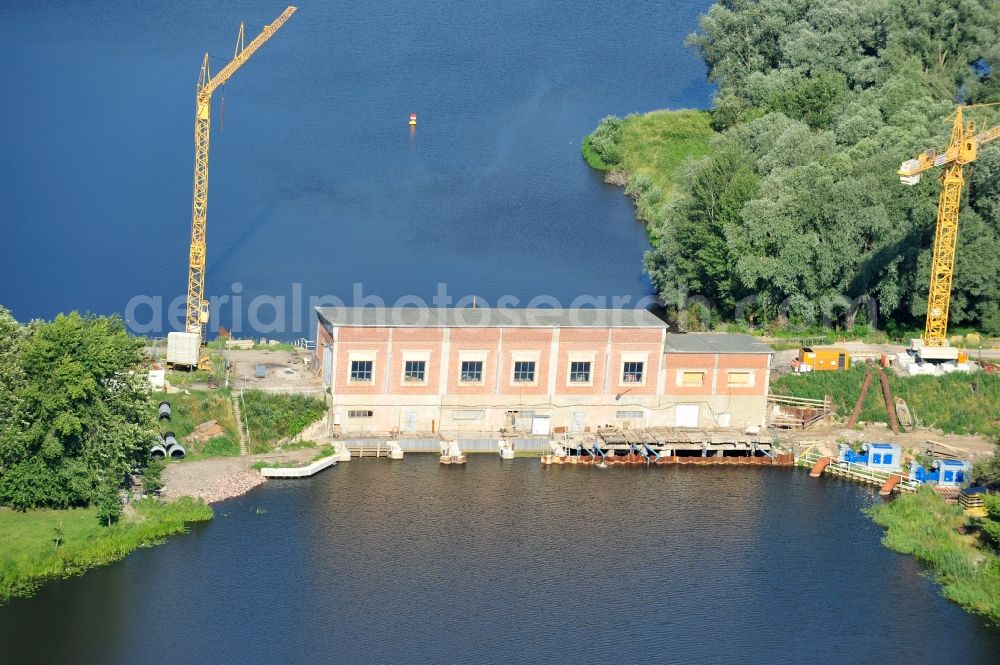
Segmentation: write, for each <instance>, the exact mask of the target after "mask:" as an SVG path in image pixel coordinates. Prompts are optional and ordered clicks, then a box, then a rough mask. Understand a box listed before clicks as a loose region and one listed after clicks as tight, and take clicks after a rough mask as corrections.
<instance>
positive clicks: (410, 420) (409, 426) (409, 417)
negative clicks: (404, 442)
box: [402, 411, 417, 432]
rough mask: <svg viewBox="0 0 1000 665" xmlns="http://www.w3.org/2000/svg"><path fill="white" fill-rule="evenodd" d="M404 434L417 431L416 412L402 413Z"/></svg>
mask: <svg viewBox="0 0 1000 665" xmlns="http://www.w3.org/2000/svg"><path fill="white" fill-rule="evenodd" d="M402 429H403V431H404V432H416V431H417V412H416V411H404V412H403V426H402Z"/></svg>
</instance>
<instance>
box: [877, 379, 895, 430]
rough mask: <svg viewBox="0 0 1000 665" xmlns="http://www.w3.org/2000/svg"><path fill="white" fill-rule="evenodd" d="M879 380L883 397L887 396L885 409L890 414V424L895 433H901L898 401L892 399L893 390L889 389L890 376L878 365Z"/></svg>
mask: <svg viewBox="0 0 1000 665" xmlns="http://www.w3.org/2000/svg"><path fill="white" fill-rule="evenodd" d="M877 369H878V380H879V381H881V382H882V397H883V398H885V411H886V413H888V414H889V426H890V427H892V433H893V434H899V421H898V420H896V402H895V401H893V399H892V391H891V390H889V377H887V376H886V375H885V372H884V371H882V368H881V367H878V368H877Z"/></svg>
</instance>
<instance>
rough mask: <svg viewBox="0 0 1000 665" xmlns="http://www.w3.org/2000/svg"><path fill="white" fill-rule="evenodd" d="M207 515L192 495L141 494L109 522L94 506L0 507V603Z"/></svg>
mask: <svg viewBox="0 0 1000 665" xmlns="http://www.w3.org/2000/svg"><path fill="white" fill-rule="evenodd" d="M210 519H212V509H211V508H209V507H208V506H207V505H206V504H205V503H204V502H202V501H196V500H194V499H191V498H183V499H179V500H177V501H174V502H171V503H161V502H159V501H157V500H155V499H143V500H141V501H138V502H136V503H133V504H131V507H130V508H129V509H127V510H126V512H125V514H124V515H123V516H122V519H121V520H120V521H119V522H118V523H117V524H114V525H112V526H110V527H106V526H102V525H101V524H100V523H99V522H98V519H97V509H96V508H77V509H70V510H49V509H43V510H29V511H27V512H23V513H22V512H16V511H13V510H9V509H6V508H5V509H0V543H3V544H2V545H0V603H4V602H6V601H8V600H9V599H11V598H12V597H15V596H27V595H30V594H31V593H32V592H33V591H34V589H35V588H37V587H38V586H39V585H40V584H41V583H43V582H44V581H46V580H49V579H54V578H59V577H70V576H72V575H79V574H80V573H82V572H84V571H85V570H87V569H88V568H93V567H95V566H100V565H103V564H106V563H110V562H112V561H117V560H119V559H123V558H125V556H126V555H128V554H129V553H130V552H133V551H134V550H136V549H138V548H140V547H150V546H152V545H156V544H158V543H160V542H162V541H163V539H164V538H165V537H167V536H169V535H172V534H176V533H182V532H184V531H186V530H187V526H188V524H190V523H193V522H203V521H207V520H210Z"/></svg>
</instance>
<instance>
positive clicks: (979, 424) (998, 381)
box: [771, 365, 1000, 436]
mask: <svg viewBox="0 0 1000 665" xmlns="http://www.w3.org/2000/svg"><path fill="white" fill-rule="evenodd" d="M865 371H866V368H865V367H864V366H861V365H858V366H855V367H852V368H851V369H850V370H848V371H846V372H808V373H806V374H790V375H785V376H782V377H780V378H779V379H777V380H775V381H774V382H772V384H771V392H773V393H775V394H777V395H794V396H796V397H810V398H813V399H822V398H823V397H824V396H825V395H830V396H832V397H833V401H834V402H835V403H836V406H837V413H838V414H839V415H841V416H846V415H848V414H849V413H850V411H851V409H853V408H854V402H855V401H856V400H857V398H858V393H859V392H860V391H861V383H862V381H863V380H864V377H865ZM888 375H889V385H890V387H891V388H892V394H893V396H894V397H902V398H903V399H904V400H906V403H907V405H908V406H909V407H910V412H911V413H912V414H913V417H914V419H915V421H916V423H917V424H918V425H919V426H921V427H935V428H937V429H940V430H942V431H944V432H947V433H949V434H983V435H986V436H998V435H1000V376H997V375H991V374H984V373H978V374H959V373H953V374H946V375H944V376H896V375H895V374H893V373H892V372H888ZM861 420H867V421H879V422H886V420H887V415H886V411H885V404H884V402H883V401H882V390H881V388H880V387H879V383H878V381H877V380H876V381H875V383H873V384H872V388H871V390H869V391H868V396H867V397H866V399H865V402H864V407H863V408H862V410H861Z"/></svg>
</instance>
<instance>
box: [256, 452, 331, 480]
mask: <svg viewBox="0 0 1000 665" xmlns="http://www.w3.org/2000/svg"><path fill="white" fill-rule="evenodd" d="M339 460H340V453H334V454H332V455H330V456H329V457H324V458H323V459H319V460H316V461H315V462H313V463H312V464H307V465H306V466H296V467H264V468H263V469H261V470H260V474H261V475H262V476H264V477H265V478H308V477H309V476H312V475H315V474H317V473H319V472H320V471H322V470H323V469H328V468H330V467H331V466H333V465H334V464H336V463H337V462H338V461H339Z"/></svg>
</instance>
